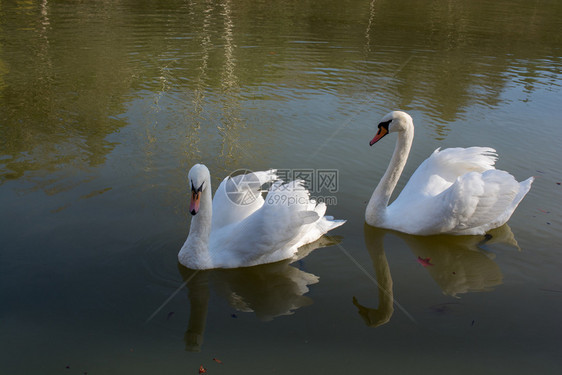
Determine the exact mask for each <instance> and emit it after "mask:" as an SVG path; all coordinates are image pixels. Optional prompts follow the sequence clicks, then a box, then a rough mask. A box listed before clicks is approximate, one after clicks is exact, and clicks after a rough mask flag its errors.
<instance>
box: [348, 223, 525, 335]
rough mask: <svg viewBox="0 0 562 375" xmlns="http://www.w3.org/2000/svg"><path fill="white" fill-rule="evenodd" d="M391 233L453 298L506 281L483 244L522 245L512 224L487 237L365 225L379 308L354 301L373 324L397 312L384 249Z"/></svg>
mask: <svg viewBox="0 0 562 375" xmlns="http://www.w3.org/2000/svg"><path fill="white" fill-rule="evenodd" d="M387 233H388V234H390V235H395V236H398V237H399V238H401V239H402V240H403V241H404V242H405V243H406V245H407V246H408V247H409V248H410V250H411V251H412V253H413V255H414V256H415V258H414V259H416V260H417V261H418V262H419V263H420V264H421V265H420V266H423V267H424V269H425V270H426V271H427V272H428V273H429V275H430V276H431V277H432V278H433V280H434V281H435V282H436V283H437V285H439V287H440V288H441V290H442V292H443V293H444V294H445V295H449V296H452V297H457V296H458V295H459V294H463V293H468V292H483V291H490V290H493V287H495V286H497V285H500V284H501V283H502V280H503V275H502V273H501V270H500V268H499V267H498V265H497V264H496V262H494V260H493V259H494V258H495V255H494V254H493V253H489V252H486V251H484V250H483V246H485V245H488V244H492V243H507V244H510V245H513V246H515V247H517V248H518V245H517V242H516V241H515V239H514V237H513V233H512V232H511V229H510V228H509V226H508V225H503V226H502V227H500V228H497V229H494V230H492V231H490V232H489V233H488V234H486V236H453V235H436V236H413V235H408V234H404V233H400V232H395V231H390V230H385V229H379V228H374V227H371V226H369V225H367V224H365V226H364V235H365V246H366V247H367V250H368V251H369V254H370V256H371V260H372V262H373V268H374V271H375V275H376V280H377V285H378V289H379V293H378V296H379V300H378V308H376V309H375V308H369V307H366V306H364V305H362V304H360V303H359V301H358V300H357V298H356V297H353V304H354V305H355V306H356V307H357V308H358V309H359V311H358V312H359V315H361V317H362V318H363V320H364V321H365V324H366V325H367V326H369V327H378V326H380V325H383V324H385V323H387V322H388V321H389V320H390V318H391V317H392V314H393V313H394V296H393V290H392V276H391V273H390V267H389V265H388V260H387V259H386V254H385V251H384V236H385V235H386V234H387Z"/></svg>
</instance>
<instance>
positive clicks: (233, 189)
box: [178, 164, 345, 269]
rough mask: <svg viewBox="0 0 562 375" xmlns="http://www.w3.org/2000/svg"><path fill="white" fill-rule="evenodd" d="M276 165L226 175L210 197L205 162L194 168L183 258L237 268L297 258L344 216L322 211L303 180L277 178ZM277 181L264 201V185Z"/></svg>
mask: <svg viewBox="0 0 562 375" xmlns="http://www.w3.org/2000/svg"><path fill="white" fill-rule="evenodd" d="M275 172H276V171H275V170H269V171H265V172H253V173H249V174H244V175H238V176H235V177H226V178H225V179H224V180H223V181H222V183H221V184H220V185H219V188H218V189H217V191H216V192H215V197H214V198H213V199H212V198H211V177H210V174H209V170H208V169H207V167H206V166H204V165H203V164H196V165H194V166H193V167H192V168H191V170H190V171H189V181H190V184H191V204H190V208H189V211H190V212H191V214H192V215H193V219H192V220H191V227H190V229H189V235H188V236H187V240H186V241H185V244H184V245H183V246H182V248H181V250H180V252H179V254H178V260H179V262H180V263H181V264H182V265H184V266H186V267H188V268H192V269H211V268H237V267H247V266H253V265H257V264H265V263H272V262H277V261H279V260H282V259H288V258H294V257H295V255H296V252H297V249H298V248H299V247H300V246H302V245H305V244H307V243H310V242H313V241H315V240H317V239H318V238H320V237H321V236H322V235H323V234H325V233H326V232H328V231H329V230H331V229H334V228H336V227H339V226H340V225H342V224H343V223H345V221H344V220H334V219H333V217H330V216H323V215H324V213H325V212H326V205H325V204H324V203H318V204H316V202H315V201H313V200H311V199H310V198H309V192H308V191H307V190H306V189H305V188H304V187H303V186H302V182H301V181H292V182H290V183H283V181H276V180H277V176H276V174H275ZM274 181H276V182H275V183H274V184H273V185H272V186H271V188H270V190H269V192H268V194H267V196H266V198H265V200H264V199H263V197H262V196H261V192H260V188H261V186H262V185H263V184H266V183H269V182H274Z"/></svg>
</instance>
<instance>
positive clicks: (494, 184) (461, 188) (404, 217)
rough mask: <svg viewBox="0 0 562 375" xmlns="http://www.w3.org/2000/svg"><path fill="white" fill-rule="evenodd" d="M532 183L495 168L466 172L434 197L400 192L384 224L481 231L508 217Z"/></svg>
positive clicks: (414, 229) (424, 231)
mask: <svg viewBox="0 0 562 375" xmlns="http://www.w3.org/2000/svg"><path fill="white" fill-rule="evenodd" d="M531 182H532V180H528V181H524V182H522V183H521V184H520V183H519V182H517V181H516V180H515V178H514V177H513V176H512V175H510V174H509V173H507V172H505V171H499V170H495V169H490V170H487V171H485V172H483V173H478V172H470V173H466V174H464V175H462V176H460V177H458V178H457V179H456V180H455V182H454V183H453V184H452V185H451V186H450V187H449V188H448V189H445V190H444V191H443V192H441V193H440V194H438V195H435V196H429V195H419V194H418V195H415V194H414V195H412V194H401V195H400V197H399V198H400V199H396V201H395V202H394V203H393V204H392V205H390V206H389V207H388V222H387V224H388V227H389V228H392V229H395V230H399V231H402V232H405V233H410V234H421V235H429V234H437V233H453V234H484V233H485V232H486V231H488V230H490V229H492V228H495V227H498V226H500V225H502V224H504V223H505V222H506V221H507V220H508V219H509V217H510V216H511V214H512V213H513V211H514V210H515V207H517V204H518V203H519V202H520V201H521V199H522V198H523V196H524V195H525V194H526V192H527V191H528V189H529V188H530V184H531Z"/></svg>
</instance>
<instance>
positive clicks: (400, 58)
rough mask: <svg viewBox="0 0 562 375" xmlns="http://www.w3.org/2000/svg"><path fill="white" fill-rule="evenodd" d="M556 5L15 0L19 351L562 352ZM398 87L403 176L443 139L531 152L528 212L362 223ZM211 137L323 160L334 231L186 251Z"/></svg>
mask: <svg viewBox="0 0 562 375" xmlns="http://www.w3.org/2000/svg"><path fill="white" fill-rule="evenodd" d="M561 20H562V4H560V2H557V1H531V2H530V1H493V2H492V1H440V0H437V1H415V2H414V1H371V2H369V1H318V0H316V1H314V0H312V1H265V0H262V1H229V0H222V1H211V0H207V1H159V2H149V1H92V2H86V1H80V2H76V1H72V2H71V1H48V0H43V1H12V2H1V3H0V212H1V215H0V241H1V247H0V249H1V250H0V300H1V303H0V322H1V323H0V342H2V350H0V367H1V368H0V370H1V371H0V372H1V373H6V374H30V373H42V374H83V373H86V372H87V373H88V374H155V373H161V374H190V373H192V374H195V373H197V372H198V370H199V368H200V366H201V365H203V366H204V367H205V368H207V370H208V373H209V374H211V373H212V374H219V373H223V374H238V373H240V374H258V373H259V374H263V373H270V374H271V373H278V374H288V373H291V374H301V373H302V374H305V373H306V374H310V373H346V374H347V373H367V372H373V373H374V372H382V373H417V374H424V373H428V374H429V373H431V374H434V373H457V374H472V373H482V372H484V373H495V374H499V373H505V374H515V373H554V372H556V370H558V371H559V370H560V368H561V367H562V360H561V359H560V355H559V351H560V335H561V334H562V328H561V325H560V321H559V317H560V314H561V313H562V277H561V276H560V269H561V266H562V248H561V245H560V244H561V243H562V235H561V234H560V233H561V229H562V217H561V208H562V187H561V186H560V183H561V182H562V170H561V169H562V168H561V164H560V160H561V158H562V152H561V149H560V145H561V144H562V130H561V129H562V126H561V125H562V107H561V105H560V103H562V34H560V30H561V29H562V21H561ZM392 109H402V110H406V111H408V112H409V113H410V114H411V115H412V116H413V117H414V121H415V124H416V139H415V141H414V147H413V149H412V153H411V155H410V159H409V163H408V164H407V166H406V169H405V171H404V177H405V178H403V179H402V180H401V182H400V183H399V186H398V188H401V187H402V186H403V185H404V183H405V180H406V178H407V177H408V176H409V175H410V174H411V173H412V172H413V171H414V170H415V168H416V167H417V165H419V163H420V162H421V161H422V160H423V159H425V158H426V157H427V156H428V155H430V154H431V152H432V151H433V150H434V149H435V148H437V147H443V148H446V147H455V146H472V145H479V146H491V147H494V148H496V149H497V150H498V153H499V155H500V159H499V161H498V163H497V166H498V167H499V168H501V169H505V170H507V171H509V172H511V173H512V174H513V175H514V176H515V177H516V178H517V179H518V180H523V179H525V178H527V177H528V176H531V175H534V176H536V181H535V183H534V185H533V188H532V190H531V191H530V193H529V194H528V196H527V197H526V199H525V200H524V201H523V202H522V203H521V205H520V206H519V208H518V210H517V211H516V212H515V214H514V216H513V217H512V219H511V220H510V222H509V228H507V227H504V228H502V229H501V230H499V231H496V232H494V233H493V237H492V239H491V240H489V241H483V240H484V239H483V238H481V237H453V238H450V237H442V236H438V237H431V238H419V237H414V236H406V235H401V234H398V233H394V232H387V231H381V230H376V229H373V228H368V227H366V228H365V227H364V222H363V214H364V208H365V205H366V201H367V200H368V198H369V197H370V194H371V192H372V190H373V188H374V186H375V185H376V183H377V182H378V180H379V178H380V177H381V176H382V173H383V172H384V169H385V168H386V165H387V163H388V160H389V159H390V154H391V152H392V148H393V147H394V142H391V141H388V142H383V143H380V144H377V146H376V147H374V148H369V146H368V142H369V140H370V139H371V138H372V136H373V135H374V132H375V125H376V121H377V120H378V119H379V118H380V117H381V116H382V115H383V114H384V113H386V112H388V111H389V110H392ZM196 162H204V163H205V164H206V165H207V166H208V167H209V168H210V170H211V173H212V174H213V183H214V185H215V187H216V186H217V183H218V182H219V181H220V180H221V179H222V178H223V177H224V176H225V175H227V174H229V173H230V172H232V171H234V170H237V169H243V168H247V169H251V170H263V169H267V168H278V169H281V170H284V171H286V172H287V173H289V174H295V173H301V174H302V173H305V174H306V173H308V175H309V176H312V178H316V179H317V180H315V182H316V183H317V185H316V187H315V190H314V191H313V195H316V196H318V197H322V198H324V199H326V200H328V199H329V202H330V203H331V205H330V207H329V213H330V214H332V215H334V216H336V217H338V218H345V219H347V220H348V222H347V224H346V225H345V226H343V227H341V228H338V229H337V230H336V231H334V233H333V234H334V235H336V236H337V237H336V238H332V239H330V241H333V242H338V243H337V244H333V243H327V244H326V245H329V246H327V247H324V248H321V249H317V250H315V251H314V252H312V253H311V254H310V255H309V256H307V257H305V258H304V259H302V260H301V261H299V262H296V263H293V264H287V263H284V262H282V263H278V264H274V265H266V266H260V267H254V268H251V269H245V270H229V271H207V272H200V273H197V274H195V275H193V274H191V273H190V272H189V271H188V270H186V269H184V268H182V267H179V266H178V264H177V258H176V255H177V252H178V250H179V248H180V247H181V245H182V244H183V241H184V240H185V237H186V236H187V230H188V225H189V217H188V216H189V215H188V212H187V209H188V200H189V191H188V186H187V171H188V169H189V168H190V167H191V165H192V164H194V163H196ZM319 171H331V172H334V173H335V175H336V181H335V182H336V183H337V185H336V186H331V187H330V188H328V187H326V186H321V184H320V180H318V178H319V175H318V172H319ZM311 173H312V174H311ZM426 258H430V259H431V260H430V263H431V264H433V265H427V264H422V263H423V262H420V261H418V260H419V259H422V260H423V259H426ZM424 265H425V267H424ZM184 282H187V287H183V288H180V287H181V286H182V285H183V283H184ZM377 285H378V286H377ZM379 286H380V288H379ZM213 359H218V360H220V361H222V363H218V362H217V361H214V360H213Z"/></svg>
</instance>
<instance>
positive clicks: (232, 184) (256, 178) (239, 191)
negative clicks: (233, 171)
mask: <svg viewBox="0 0 562 375" xmlns="http://www.w3.org/2000/svg"><path fill="white" fill-rule="evenodd" d="M276 179H277V175H276V171H275V170H274V169H271V170H269V171H259V172H253V173H248V174H243V175H238V176H234V177H230V176H229V177H226V178H225V179H224V180H223V181H222V182H221V184H220V185H219V187H218V189H217V191H216V192H215V196H214V197H213V219H212V220H213V224H212V226H213V229H215V228H216V229H218V228H222V227H224V226H226V225H229V224H232V223H235V222H239V221H241V220H244V219H245V218H246V217H248V216H249V215H251V214H252V213H253V212H255V211H256V210H257V209H259V208H260V207H261V206H262V205H263V203H264V200H263V198H262V196H261V187H262V185H264V184H266V183H269V182H272V181H274V180H276Z"/></svg>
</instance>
